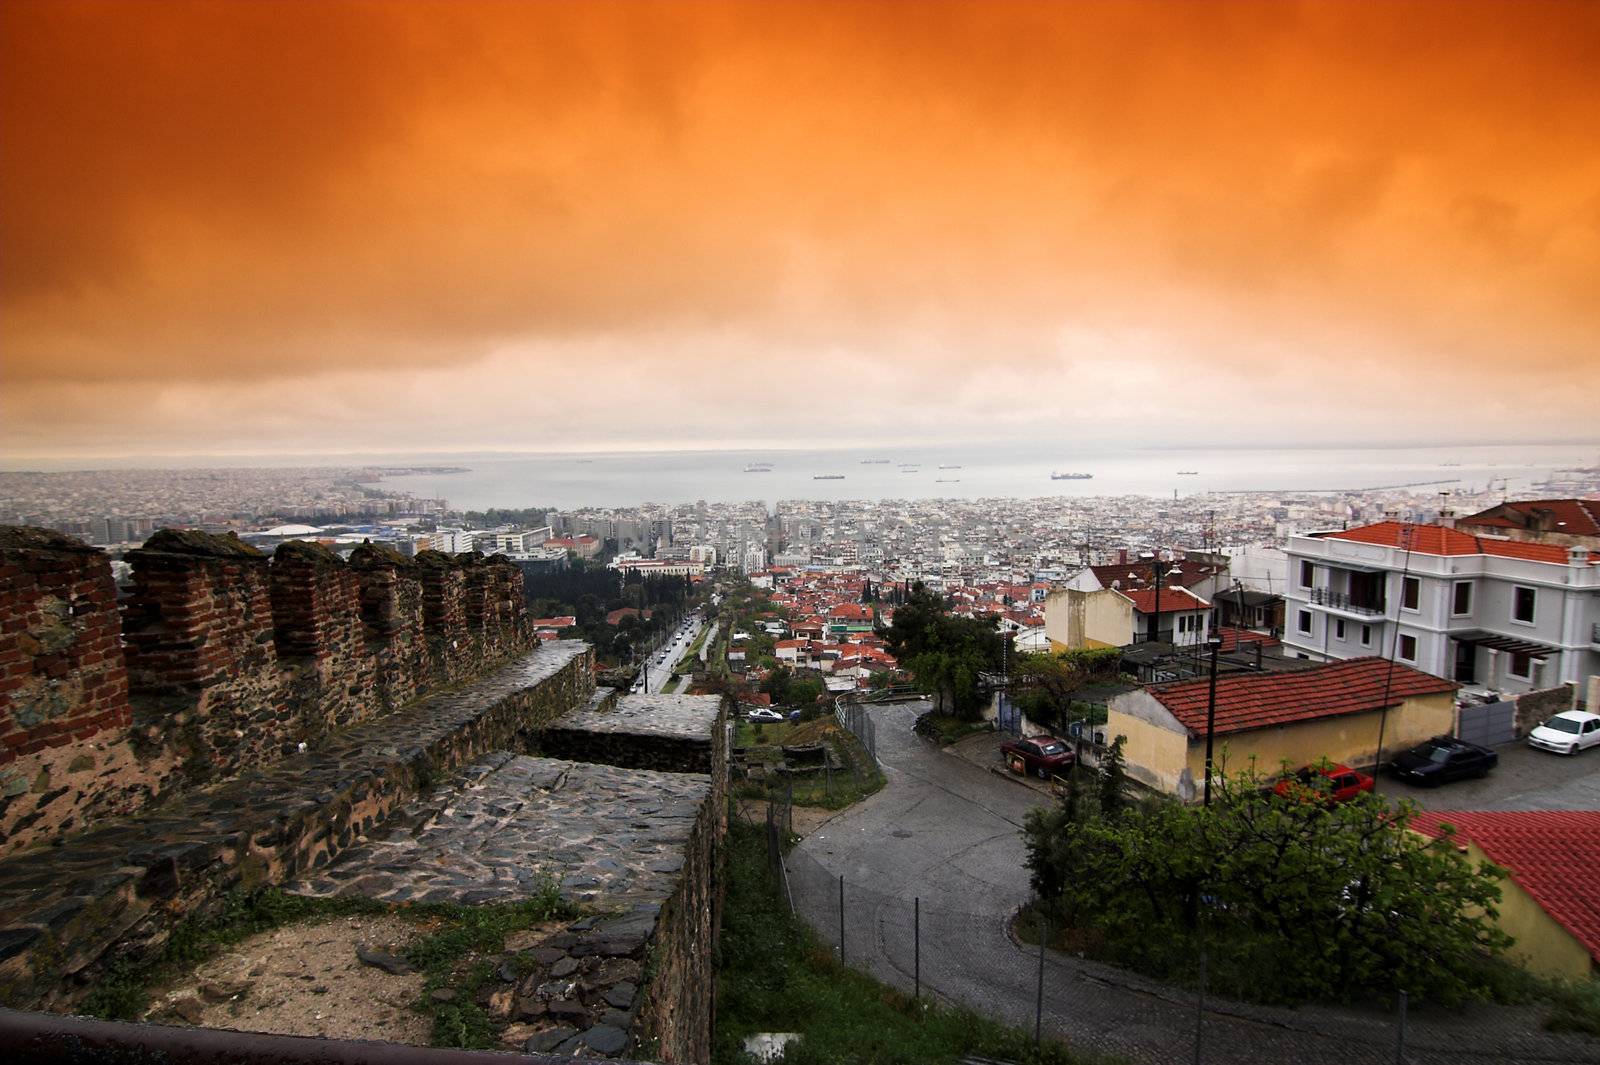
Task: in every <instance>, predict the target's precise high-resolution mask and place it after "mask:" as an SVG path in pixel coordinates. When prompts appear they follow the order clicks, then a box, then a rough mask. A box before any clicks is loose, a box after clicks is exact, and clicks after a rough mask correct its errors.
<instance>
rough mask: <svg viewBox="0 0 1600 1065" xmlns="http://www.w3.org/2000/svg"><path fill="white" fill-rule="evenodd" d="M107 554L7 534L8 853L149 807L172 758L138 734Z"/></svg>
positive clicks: (3, 754)
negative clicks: (150, 750) (146, 751)
mask: <svg viewBox="0 0 1600 1065" xmlns="http://www.w3.org/2000/svg"><path fill="white" fill-rule="evenodd" d="M120 641H121V630H120V625H119V620H118V614H117V590H116V586H115V585H114V584H113V583H112V580H111V568H110V566H109V564H108V562H107V559H106V556H105V555H104V554H103V553H102V552H100V551H98V550H96V549H94V548H91V547H87V546H85V545H84V544H82V543H80V542H78V541H77V540H74V539H72V538H70V537H66V536H61V535H59V534H56V533H51V532H45V531H43V530H39V529H27V528H19V527H16V526H0V853H4V852H7V851H10V850H15V849H17V848H18V847H20V846H24V845H26V844H27V843H30V842H33V841H35V840H38V839H47V838H52V837H55V836H58V835H60V834H62V833H63V832H66V831H70V830H71V829H73V828H75V827H78V826H80V825H82V824H83V823H85V822H86V821H88V820H92V819H94V818H97V817H101V816H105V815H108V814H118V813H125V812H127V811H129V810H132V809H135V808H137V807H138V806H140V805H142V804H143V803H144V802H145V801H146V799H147V798H148V797H149V795H151V794H153V793H154V792H155V791H156V790H159V788H160V787H161V785H162V782H163V780H164V779H166V778H167V777H168V776H170V774H171V772H172V769H173V766H172V764H171V761H170V759H168V758H164V757H162V756H161V755H160V754H159V753H157V754H153V755H148V756H145V757H141V752H140V751H138V750H136V749H135V744H134V742H133V740H134V737H133V735H132V734H131V730H130V725H131V722H132V714H131V709H130V707H129V703H128V673H127V669H126V668H125V666H124V662H123V656H122V648H121V642H120Z"/></svg>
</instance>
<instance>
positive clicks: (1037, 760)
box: [1000, 736, 1074, 780]
mask: <svg viewBox="0 0 1600 1065" xmlns="http://www.w3.org/2000/svg"><path fill="white" fill-rule="evenodd" d="M1000 753H1001V755H1003V756H1004V757H1005V760H1006V762H1007V763H1009V764H1010V765H1011V766H1012V767H1013V768H1016V767H1018V766H1020V767H1021V771H1022V772H1024V773H1032V774H1034V775H1035V776H1037V777H1039V778H1040V779H1043V780H1048V779H1050V777H1051V775H1053V774H1055V773H1061V772H1065V771H1066V770H1067V769H1070V768H1071V767H1072V763H1073V761H1074V755H1073V753H1072V749H1071V748H1070V747H1068V746H1067V745H1066V744H1064V743H1062V742H1061V741H1060V740H1058V739H1056V738H1055V737H1054V736H1029V737H1027V738H1026V739H1020V740H1012V741H1010V742H1009V743H1002V744H1001V745H1000Z"/></svg>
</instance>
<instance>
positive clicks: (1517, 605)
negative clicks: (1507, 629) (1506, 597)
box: [1511, 587, 1536, 625]
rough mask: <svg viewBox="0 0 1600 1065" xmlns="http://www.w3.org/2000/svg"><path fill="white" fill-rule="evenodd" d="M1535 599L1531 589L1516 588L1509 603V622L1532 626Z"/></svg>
mask: <svg viewBox="0 0 1600 1065" xmlns="http://www.w3.org/2000/svg"><path fill="white" fill-rule="evenodd" d="M1535 599H1536V595H1535V593H1534V590H1533V589H1532V588H1520V587H1519V588H1517V589H1516V591H1515V592H1514V593H1513V598H1512V601H1511V620H1512V621H1520V622H1522V623H1523V624H1524V625H1532V624H1533V608H1534V601H1535Z"/></svg>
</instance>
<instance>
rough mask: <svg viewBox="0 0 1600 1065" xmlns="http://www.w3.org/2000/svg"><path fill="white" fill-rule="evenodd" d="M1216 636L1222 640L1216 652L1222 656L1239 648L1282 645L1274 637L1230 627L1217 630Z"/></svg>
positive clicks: (1280, 641)
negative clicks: (1252, 645) (1257, 645)
mask: <svg viewBox="0 0 1600 1065" xmlns="http://www.w3.org/2000/svg"><path fill="white" fill-rule="evenodd" d="M1217 636H1218V638H1220V639H1221V640H1222V646H1221V647H1219V648H1218V650H1219V651H1221V652H1222V653H1223V654H1227V653H1228V652H1229V651H1236V650H1238V649H1239V648H1240V646H1249V645H1251V644H1260V645H1261V646H1262V647H1278V646H1280V645H1282V643H1283V641H1282V640H1280V639H1278V638H1277V637H1276V636H1269V635H1267V634H1266V633H1264V632H1255V631H1254V630H1251V629H1236V628H1233V627H1231V626H1230V627H1228V628H1222V629H1218V630H1217Z"/></svg>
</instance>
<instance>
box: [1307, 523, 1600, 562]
mask: <svg viewBox="0 0 1600 1065" xmlns="http://www.w3.org/2000/svg"><path fill="white" fill-rule="evenodd" d="M1315 535H1317V536H1318V537H1320V538H1322V539H1324V540H1349V541H1351V542H1352V543H1358V544H1381V545H1383V546H1384V547H1395V548H1401V549H1404V548H1405V547H1406V546H1407V542H1406V538H1407V537H1408V536H1409V537H1410V547H1411V550H1412V551H1414V552H1416V553H1417V554H1421V555H1496V556H1499V557H1501V558H1520V559H1526V560H1527V561H1529V562H1551V563H1555V564H1556V565H1561V566H1564V565H1566V564H1567V548H1566V547H1564V546H1562V545H1561V544H1535V543H1528V542H1526V541H1523V540H1501V539H1498V538H1496V537H1492V536H1474V535H1473V534H1471V533H1467V532H1462V531H1461V530H1459V529H1447V528H1445V527H1444V526H1442V525H1414V524H1412V523H1410V522H1403V521H1380V522H1378V523H1377V524H1375V525H1363V526H1361V527H1359V528H1355V529H1344V530H1340V531H1335V532H1325V533H1317V534H1315ZM1590 562H1591V563H1600V554H1597V555H1596V557H1594V558H1591V559H1590Z"/></svg>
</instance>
